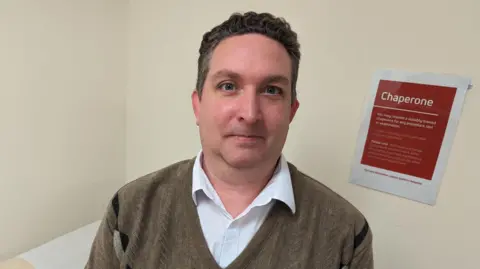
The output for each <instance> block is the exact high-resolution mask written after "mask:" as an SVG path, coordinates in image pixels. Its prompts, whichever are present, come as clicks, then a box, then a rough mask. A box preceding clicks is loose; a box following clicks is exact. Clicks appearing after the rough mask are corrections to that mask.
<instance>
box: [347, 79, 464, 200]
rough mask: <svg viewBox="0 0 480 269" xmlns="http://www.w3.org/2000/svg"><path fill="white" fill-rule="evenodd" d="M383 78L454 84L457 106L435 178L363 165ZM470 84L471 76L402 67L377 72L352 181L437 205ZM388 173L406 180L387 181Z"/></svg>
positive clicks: (448, 85)
mask: <svg viewBox="0 0 480 269" xmlns="http://www.w3.org/2000/svg"><path fill="white" fill-rule="evenodd" d="M380 80H392V81H400V82H411V83H417V84H427V85H438V86H445V87H453V88H456V89H457V92H456V94H455V99H454V101H453V105H452V108H451V111H450V116H449V119H448V124H447V127H446V130H445V136H444V139H443V142H442V145H441V148H440V153H439V156H438V159H437V163H436V165H435V170H434V173H433V177H432V179H431V180H425V179H421V178H417V177H414V176H410V175H406V174H403V173H397V172H394V171H390V170H384V169H381V168H377V167H372V166H368V165H363V164H361V158H362V155H363V151H364V146H365V143H366V139H367V134H368V130H369V128H370V126H369V125H370V118H371V116H372V110H373V106H374V102H375V97H376V94H377V89H378V85H379V82H380ZM470 87H471V79H470V78H466V77H461V76H457V75H448V74H434V73H418V72H407V71H399V70H379V71H377V72H376V73H375V74H374V77H373V83H372V86H371V91H370V94H369V96H368V100H367V104H366V111H365V114H364V117H363V119H362V123H361V126H360V130H359V134H358V138H357V144H356V149H355V155H354V159H353V163H352V167H351V173H350V179H349V182H350V183H353V184H356V185H360V186H363V187H367V188H371V189H374V190H378V191H382V192H385V193H389V194H393V195H396V196H400V197H403V198H407V199H410V200H414V201H417V202H421V203H425V204H429V205H434V204H435V203H436V200H437V195H438V191H439V188H440V183H441V181H442V178H443V176H444V172H445V168H446V166H447V162H448V157H449V154H450V149H451V147H452V143H453V140H454V137H455V133H456V129H457V125H458V121H459V119H460V115H461V113H462V108H463V104H464V100H465V95H466V93H467V90H468V89H469V88H470ZM367 170H368V171H373V172H374V173H371V172H367ZM382 174H383V175H382ZM385 174H388V175H391V176H393V177H398V178H400V177H401V178H403V179H406V180H385V176H384V175H385ZM412 182H413V183H412ZM414 183H417V184H414ZM418 183H421V184H418Z"/></svg>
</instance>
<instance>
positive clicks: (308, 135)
mask: <svg viewBox="0 0 480 269" xmlns="http://www.w3.org/2000/svg"><path fill="white" fill-rule="evenodd" d="M257 2H258V3H257ZM249 9H255V10H258V11H270V12H273V13H275V14H277V15H282V16H285V17H286V18H287V19H288V20H289V21H290V22H291V23H292V25H293V27H294V29H295V30H296V31H297V32H298V33H299V35H300V41H301V44H302V52H303V60H302V63H301V70H300V78H299V85H298V86H299V98H300V102H301V106H300V110H299V112H298V115H297V118H296V119H295V121H294V123H293V125H292V129H291V134H290V137H289V140H288V142H287V146H286V149H285V154H286V155H287V157H288V158H289V159H290V160H291V161H292V162H294V163H295V164H297V165H298V166H299V167H300V168H301V169H302V170H304V171H305V172H307V173H309V174H311V175H312V176H314V177H315V178H317V179H318V180H319V181H321V182H324V183H326V184H327V185H329V186H330V187H332V188H333V189H334V190H336V191H338V192H339V193H340V194H341V195H343V196H344V197H346V198H347V199H349V200H350V201H352V202H353V203H354V204H355V205H357V206H358V207H359V208H360V209H361V210H362V211H363V212H364V213H365V215H366V216H367V217H368V219H369V220H370V222H371V225H372V227H373V229H374V232H375V255H376V257H375V258H376V268H381V269H387V268H388V269H406V268H408V269H425V268H437V269H450V268H459V267H462V268H477V267H478V261H477V256H478V253H477V252H478V250H479V249H478V242H479V241H480V233H479V232H478V227H480V203H479V202H478V199H477V192H478V189H480V181H479V180H478V179H479V176H478V170H476V168H477V167H478V164H479V163H480V159H479V157H478V156H479V152H480V142H479V141H478V137H480V127H479V124H478V117H479V115H480V107H479V106H478V103H479V102H480V89H478V87H476V88H475V87H474V88H473V90H471V91H470V92H469V93H468V96H467V99H466V104H465V106H464V109H463V114H462V118H461V121H460V125H459V127H458V132H457V135H456V139H455V143H454V145H453V148H452V151H451V156H450V159H449V163H448V168H447V171H446V175H445V177H444V181H443V185H442V188H441V192H440V194H439V199H438V203H437V205H436V206H435V207H431V206H426V205H422V204H419V203H415V202H412V201H408V200H405V199H400V198H397V197H395V196H392V195H387V194H383V193H380V192H376V191H372V190H367V189H364V188H361V187H357V186H354V185H351V184H348V183H347V181H348V176H349V171H350V162H351V159H352V156H353V151H354V148H355V142H356V136H357V132H358V128H359V125H360V121H361V115H362V113H363V111H364V100H365V98H366V96H367V94H368V93H369V90H370V88H369V87H370V82H371V76H372V73H373V72H374V71H375V70H376V69H378V68H398V69H403V70H407V71H430V72H446V73H457V74H460V75H465V76H471V77H472V78H473V83H474V85H475V84H479V83H480V53H479V52H478V48H480V37H479V35H478V32H479V29H480V17H479V16H478V11H480V1H477V0H461V1H451V0H436V1H435V0H430V1H414V0H406V1H380V0H377V1H373V0H371V1H354V0H350V1H334V0H329V1H326V0H322V1H278V0H269V1H219V0H218V1H168V2H167V1H141V0H136V1H131V2H130V7H129V15H130V16H129V19H130V21H129V39H128V40H129V51H128V56H129V72H128V84H127V85H128V91H127V154H126V156H127V163H126V164H127V178H128V180H132V179H134V178H136V177H138V176H140V175H143V174H145V173H148V172H150V171H153V170H156V169H158V168H160V167H162V166H165V165H167V164H169V163H171V162H174V161H176V160H179V159H183V158H189V157H191V156H193V155H194V154H196V153H197V151H198V150H199V141H198V136H197V129H196V126H195V124H194V117H193V114H192V110H191V105H190V99H189V98H190V93H191V90H192V89H193V87H194V84H195V72H196V66H195V65H196V57H197V50H198V46H199V44H200V40H201V36H202V34H203V33H204V31H206V30H207V29H209V28H211V27H212V26H213V25H214V24H216V23H218V22H220V21H221V20H223V19H225V18H226V17H227V16H228V15H229V13H231V12H233V11H246V10H249ZM334 121H335V122H336V124H335V125H334V124H333V123H334Z"/></svg>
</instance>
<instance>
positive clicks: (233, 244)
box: [192, 152, 295, 268]
mask: <svg viewBox="0 0 480 269" xmlns="http://www.w3.org/2000/svg"><path fill="white" fill-rule="evenodd" d="M201 156H202V152H200V153H199V154H198V155H197V158H196V160H195V164H194V167H193V175H192V179H193V182H192V198H193V201H194V202H195V204H196V205H197V212H198V215H199V217H200V223H201V226H202V230H203V234H204V236H205V239H206V241H207V244H208V247H209V249H210V251H211V253H212V255H213V257H214V258H215V260H216V261H217V263H218V264H219V265H220V266H221V267H222V268H225V267H226V266H228V265H229V264H230V263H231V262H232V261H233V260H234V259H235V258H236V257H237V256H238V255H239V254H240V253H241V252H242V251H243V249H244V248H245V247H246V246H247V244H248V243H249V242H250V240H251V239H252V237H253V235H255V233H256V232H257V230H258V228H259V227H260V226H261V225H262V224H263V221H264V220H265V218H266V216H267V215H268V212H269V211H270V209H271V207H272V205H273V204H274V202H275V201H276V200H279V201H282V202H284V203H285V204H286V205H288V207H289V208H290V209H291V211H292V213H295V199H294V195H293V189H292V182H291V178H290V171H289V169H288V165H287V162H286V160H285V158H284V156H283V155H282V156H281V158H280V162H279V163H278V165H277V168H276V170H275V173H274V175H273V177H272V179H271V180H270V181H269V183H268V184H267V186H266V187H265V188H264V189H263V190H262V191H261V193H260V194H259V195H258V196H257V197H256V198H255V200H254V201H253V202H252V203H251V204H250V205H249V206H248V207H247V208H246V209H245V211H244V212H242V213H241V214H240V215H238V216H237V217H236V218H232V216H231V215H230V214H229V213H228V212H227V210H226V209H225V207H224V205H223V203H222V201H221V200H220V197H219V196H218V194H217V192H216V191H215V189H214V188H213V186H212V184H211V183H210V180H208V178H207V175H206V174H205V171H204V170H203V168H202V165H201Z"/></svg>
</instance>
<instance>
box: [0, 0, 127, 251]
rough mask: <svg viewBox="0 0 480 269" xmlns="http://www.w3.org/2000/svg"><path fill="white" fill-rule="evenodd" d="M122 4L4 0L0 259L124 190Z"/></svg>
mask: <svg viewBox="0 0 480 269" xmlns="http://www.w3.org/2000/svg"><path fill="white" fill-rule="evenodd" d="M125 11H126V2H125V1H118V0H83V1H73V0H70V1H60V0H57V1H55V0H43V1H36V0H31V1H28V0H3V1H0V59H1V60H0V74H1V75H0V77H1V79H0V238H1V239H0V260H2V259H4V258H7V257H11V256H13V255H15V254H16V253H20V252H23V251H26V250H28V249H30V248H33V247H35V246H37V245H39V244H41V243H43V242H45V241H47V240H50V239H52V238H54V237H56V236H59V235H61V234H63V233H66V232H68V231H71V230H73V229H76V228H78V227H80V226H82V225H85V224H87V223H90V222H92V221H94V220H96V219H99V218H100V217H101V214H103V212H104V209H105V206H106V204H107V202H108V199H109V198H110V196H111V195H112V194H113V192H114V190H116V189H117V188H118V187H119V186H121V185H122V184H123V183H124V182H125V175H124V167H125V160H124V154H125V150H124V145H125V134H124V133H125V82H126V74H125V72H126V57H125V56H126V51H125V45H126V40H125V38H126V35H125V30H126V26H125V23H126V17H125V15H126V13H125Z"/></svg>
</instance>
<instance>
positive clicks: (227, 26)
mask: <svg viewBox="0 0 480 269" xmlns="http://www.w3.org/2000/svg"><path fill="white" fill-rule="evenodd" d="M299 47H300V45H299V43H298V41H297V35H296V33H295V32H293V31H292V30H291V29H290V26H289V24H288V23H287V22H286V21H284V20H283V19H281V18H276V17H274V16H273V15H271V14H268V13H260V14H257V13H254V12H248V13H245V14H233V15H232V16H231V17H230V18H229V19H228V20H226V21H224V22H223V23H222V24H220V25H218V26H216V27H214V28H213V29H212V30H211V31H210V32H207V33H205V35H204V36H203V40H202V44H201V46H200V50H199V52H200V56H199V59H198V76H197V84H196V90H195V91H194V92H193V94H192V104H193V109H194V112H195V116H196V120H197V124H198V125H199V128H200V137H201V142H202V148H203V151H204V153H205V154H211V155H214V156H215V157H219V158H221V159H223V160H224V161H225V162H226V163H228V164H229V165H230V166H233V167H236V168H252V167H254V166H256V165H260V164H261V163H262V162H265V161H272V160H274V159H277V158H278V157H279V156H280V154H281V151H282V149H283V146H284V143H285V140H286V137H287V133H288V128H289V125H290V122H291V121H292V120H293V117H294V115H295V112H296V110H297V108H298V106H299V103H298V101H297V95H296V88H295V87H296V81H297V76H298V68H299V62H300V49H299Z"/></svg>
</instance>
